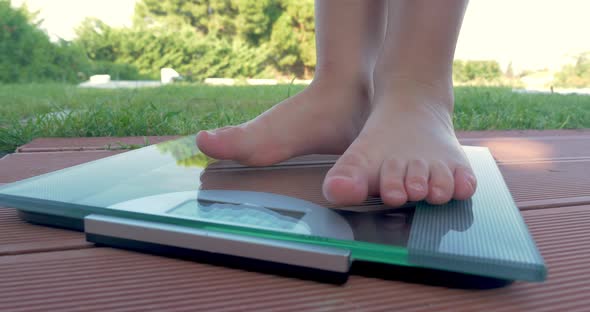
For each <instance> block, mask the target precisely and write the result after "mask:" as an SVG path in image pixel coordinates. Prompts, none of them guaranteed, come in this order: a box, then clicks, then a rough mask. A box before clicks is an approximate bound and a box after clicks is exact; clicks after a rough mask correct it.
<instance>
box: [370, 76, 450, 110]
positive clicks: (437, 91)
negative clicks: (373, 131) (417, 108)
mask: <svg viewBox="0 0 590 312" xmlns="http://www.w3.org/2000/svg"><path fill="white" fill-rule="evenodd" d="M376 76H378V75H376ZM375 95H376V96H385V97H388V96H393V97H399V96H404V97H405V96H411V97H412V98H419V99H421V100H420V101H421V102H424V103H431V104H432V103H436V105H437V106H440V108H441V109H445V110H446V111H448V112H449V113H450V114H452V113H453V109H454V90H453V82H452V78H451V77H450V76H448V77H435V76H428V77H426V76H418V75H413V74H408V75H406V74H402V73H398V74H394V75H388V76H387V77H386V78H385V79H378V80H377V78H376V80H375ZM412 102H414V101H409V103H408V104H410V103H412ZM400 104H402V103H400ZM410 105H412V104H410Z"/></svg>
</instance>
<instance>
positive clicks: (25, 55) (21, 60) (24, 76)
mask: <svg viewBox="0 0 590 312" xmlns="http://www.w3.org/2000/svg"><path fill="white" fill-rule="evenodd" d="M35 17H36V14H35V13H31V12H29V11H27V9H26V7H21V8H13V7H12V6H11V2H10V1H8V0H0V55H2V57H1V58H0V81H2V82H33V81H46V80H60V81H76V80H78V73H79V72H85V71H86V70H87V69H88V66H89V62H88V60H87V59H86V58H85V56H84V53H83V51H82V50H81V49H80V47H79V46H78V45H77V44H72V43H69V42H66V41H63V40H60V41H59V42H57V43H52V42H51V41H50V40H49V37H48V36H47V34H46V33H45V32H43V31H42V30H40V29H39V28H38V26H39V23H38V22H35V21H34V19H35Z"/></svg>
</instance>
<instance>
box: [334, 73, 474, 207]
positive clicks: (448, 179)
mask: <svg viewBox="0 0 590 312" xmlns="http://www.w3.org/2000/svg"><path fill="white" fill-rule="evenodd" d="M382 90H383V91H381V92H380V91H376V93H375V98H374V100H373V105H372V112H371V114H370V116H369V118H368V120H367V122H366V124H365V126H364V128H363V129H362V131H361V132H360V134H359V136H358V137H357V139H356V140H355V141H354V142H353V143H352V144H351V145H350V147H349V148H348V149H347V150H346V152H345V153H344V154H343V156H342V157H341V158H340V159H339V160H338V162H337V163H336V164H335V165H334V167H333V168H332V169H331V170H330V171H329V172H328V174H327V176H326V179H325V181H324V194H325V196H326V198H328V199H329V200H330V201H332V202H334V203H337V204H355V203H360V202H362V201H363V200H365V198H366V197H367V195H369V194H381V197H382V199H383V201H384V202H385V203H386V204H388V205H391V206H400V205H402V204H404V203H406V201H420V200H426V201H427V202H429V203H431V204H443V203H446V202H448V201H449V200H451V199H453V198H454V199H467V198H469V197H471V196H472V195H473V193H474V192H475V188H476V180H475V176H474V175H473V172H472V170H471V167H470V165H469V162H468V160H467V158H466V156H465V154H464V152H463V150H462V148H461V146H460V144H459V142H458V141H457V138H456V136H455V132H454V129H453V124H452V110H453V96H452V87H451V86H449V87H446V88H441V89H438V88H436V87H433V86H430V85H426V84H420V83H416V82H412V81H406V80H400V81H398V82H396V83H395V84H393V87H391V88H387V89H386V90H385V89H382Z"/></svg>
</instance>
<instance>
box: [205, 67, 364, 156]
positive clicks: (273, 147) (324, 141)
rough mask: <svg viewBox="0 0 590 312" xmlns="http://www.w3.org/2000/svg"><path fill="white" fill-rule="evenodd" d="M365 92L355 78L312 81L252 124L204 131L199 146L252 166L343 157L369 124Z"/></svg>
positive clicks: (213, 153)
mask: <svg viewBox="0 0 590 312" xmlns="http://www.w3.org/2000/svg"><path fill="white" fill-rule="evenodd" d="M367 90H368V88H364V87H363V85H362V84H361V83H359V82H358V81H352V79H351V80H350V81H341V80H338V79H330V80H323V81H322V80H318V81H314V82H313V83H312V84H311V85H310V86H308V87H307V88H306V89H305V90H303V91H302V92H301V93H299V94H297V95H295V96H293V97H291V98H289V99H287V100H285V101H283V102H281V103H279V104H277V105H275V106H274V107H273V108H271V109H270V110H268V111H266V112H265V113H263V114H262V115H260V116H258V117H257V118H255V119H253V120H251V121H249V122H246V123H244V124H242V125H238V126H230V127H224V128H220V129H217V130H214V131H202V132H200V133H199V134H198V136H197V144H198V146H199V148H200V149H201V150H202V151H203V152H204V153H205V154H207V155H209V156H211V157H213V158H216V159H231V160H236V161H238V162H240V163H243V164H246V165H253V166H264V165H270V164H274V163H277V162H280V161H283V160H286V159H289V158H291V157H294V156H298V155H305V154H341V153H343V152H344V151H345V150H346V148H348V146H349V145H350V144H351V143H352V141H353V140H354V139H355V138H356V137H357V135H358V133H359V132H360V130H361V129H362V127H363V125H364V123H365V121H366V120H367V116H368V113H369V110H370V107H369V104H368V103H369V96H368V91H367Z"/></svg>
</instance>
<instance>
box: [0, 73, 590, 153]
mask: <svg viewBox="0 0 590 312" xmlns="http://www.w3.org/2000/svg"><path fill="white" fill-rule="evenodd" d="M303 88H304V86H299V85H294V86H289V85H278V86H205V85H173V86H165V87H161V88H153V89H152V88H145V89H135V90H129V89H119V90H100V89H81V88H77V87H76V86H73V85H66V84H24V85H0V152H2V151H4V152H12V151H14V149H15V148H16V147H17V146H18V145H21V144H24V143H27V142H28V141H30V140H32V139H33V138H36V137H52V136H53V137H79V136H128V135H129V136H132V135H137V136H143V135H170V134H190V133H195V132H197V131H198V130H200V129H208V128H216V127H220V126H223V125H228V124H236V123H240V122H243V121H246V120H248V119H251V118H253V117H255V116H256V115H258V114H259V113H261V112H263V111H264V110H266V109H267V108H269V107H270V106H272V105H273V104H275V103H277V102H279V101H281V100H283V99H285V98H287V97H288V96H290V95H293V94H295V93H297V92H300V91H301V90H303ZM455 94H456V108H455V125H456V128H457V129H460V130H492V129H561V128H567V129H571V128H590V96H579V95H560V94H551V95H547V94H519V93H513V92H511V90H510V88H501V87H457V88H456V89H455Z"/></svg>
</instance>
